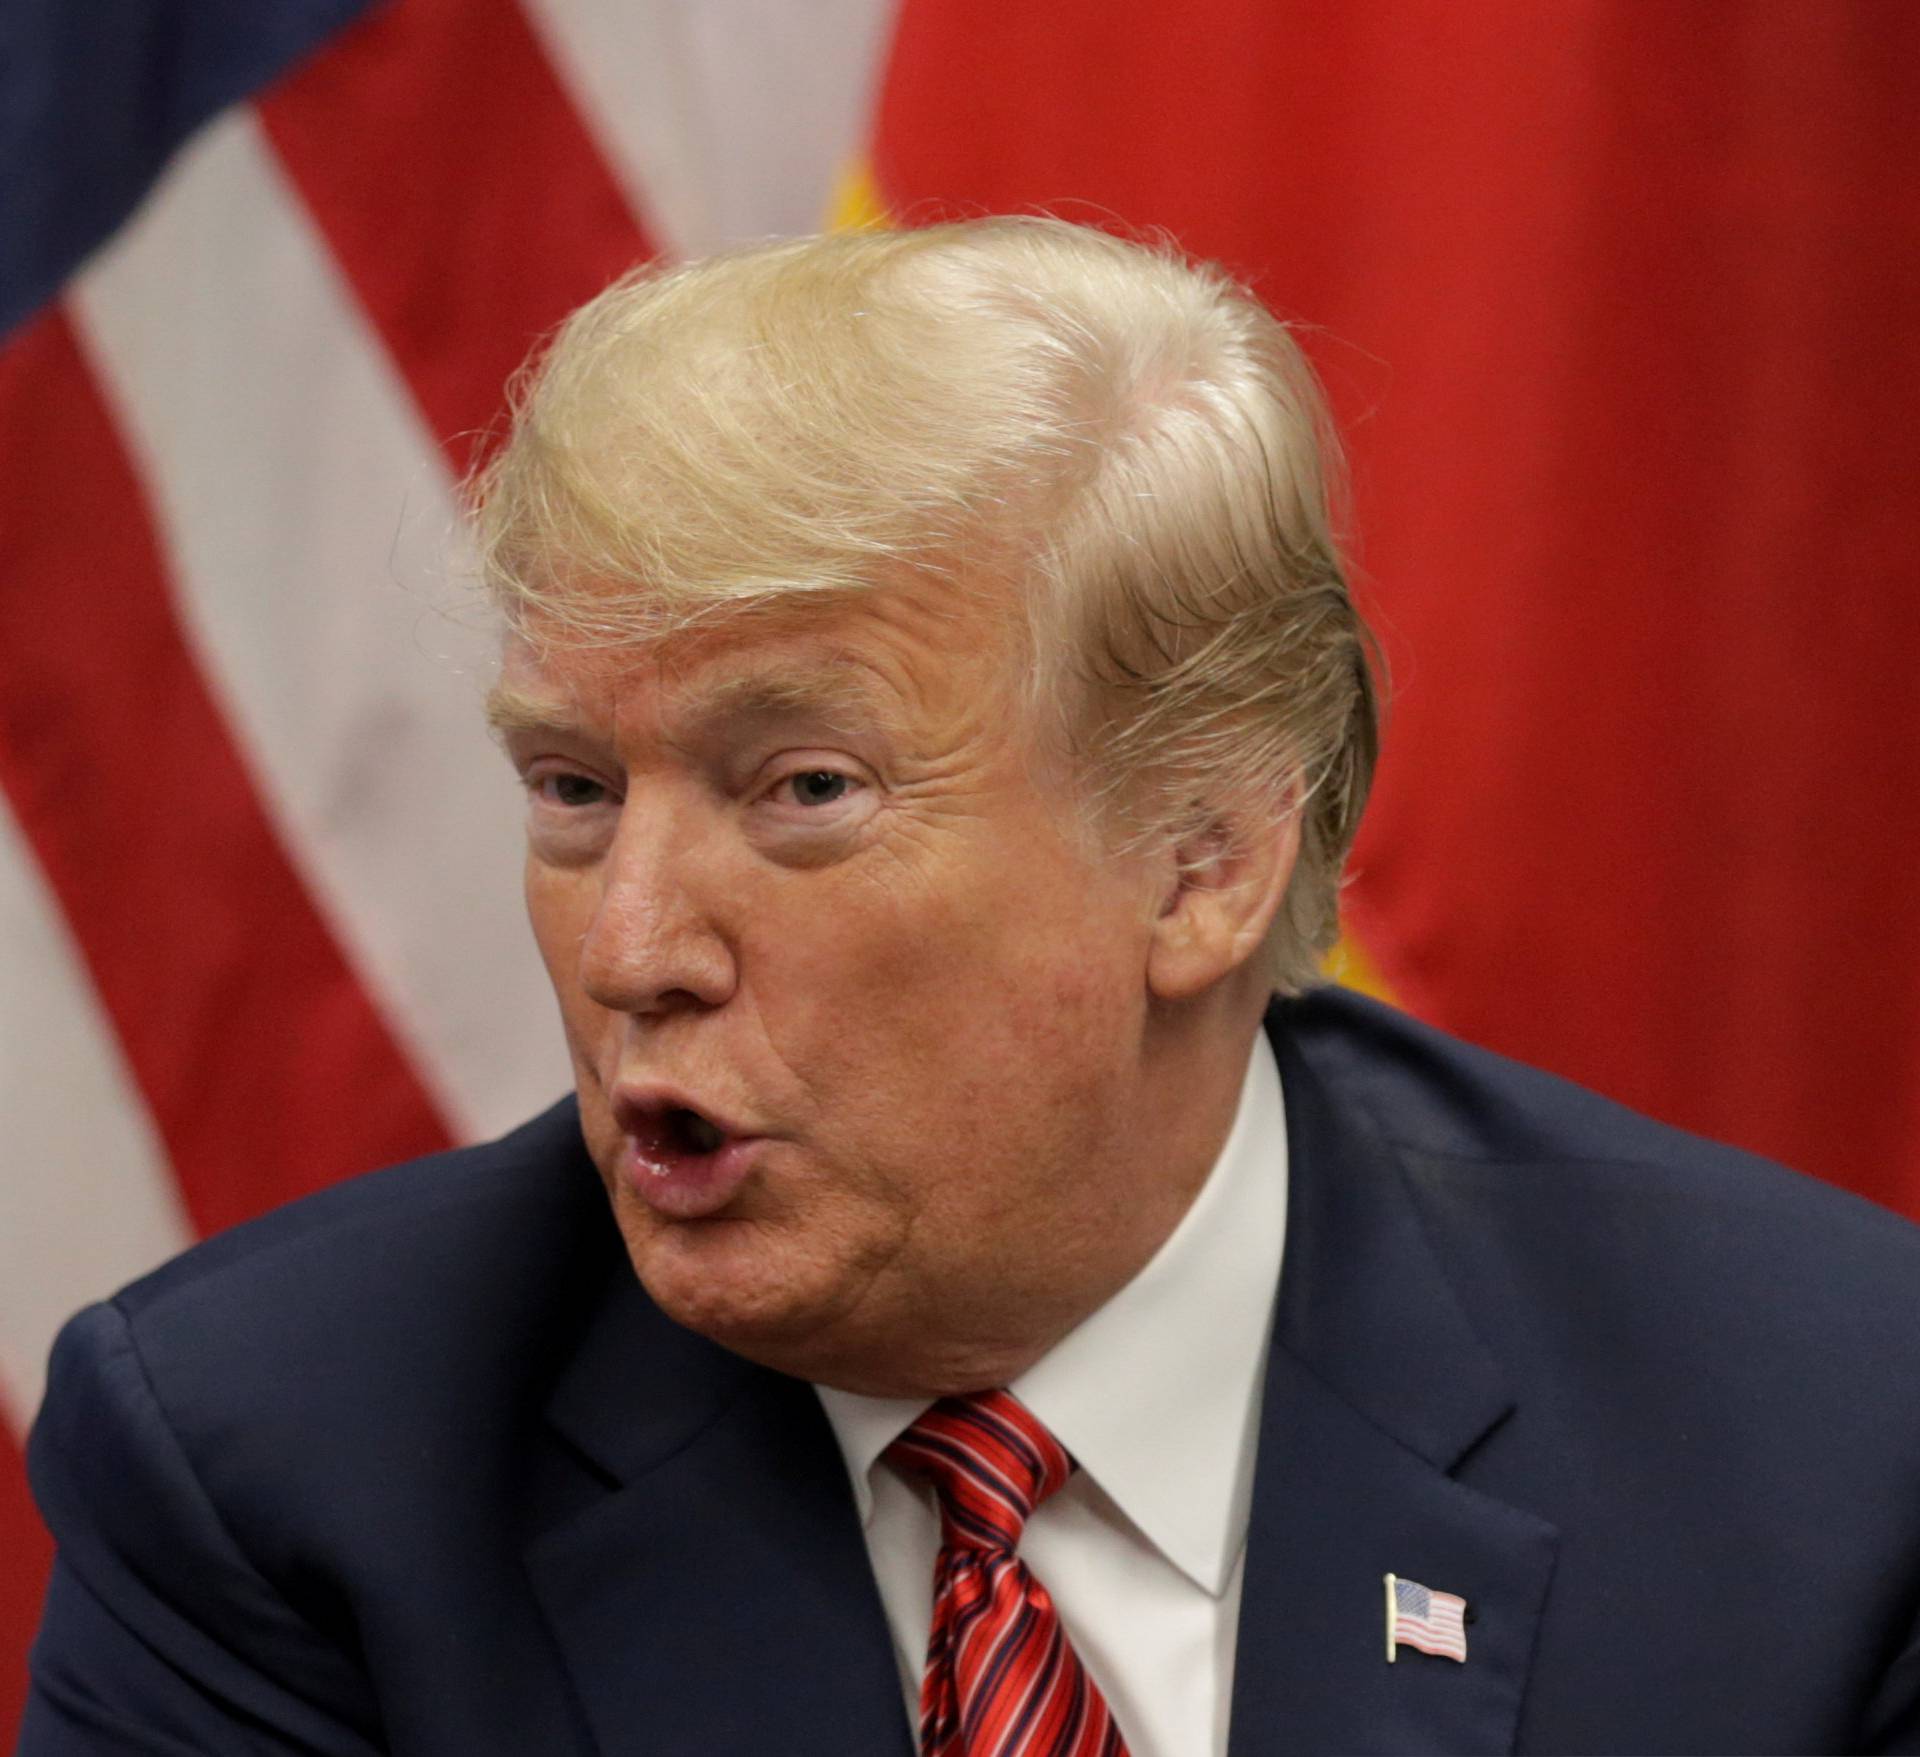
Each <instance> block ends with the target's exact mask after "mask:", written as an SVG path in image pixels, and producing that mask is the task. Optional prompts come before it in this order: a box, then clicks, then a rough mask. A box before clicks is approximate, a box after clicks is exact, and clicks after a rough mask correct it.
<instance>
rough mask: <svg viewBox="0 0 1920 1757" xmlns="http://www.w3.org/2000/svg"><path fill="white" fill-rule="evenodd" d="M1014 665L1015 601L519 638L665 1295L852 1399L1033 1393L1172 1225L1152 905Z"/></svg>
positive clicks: (569, 908)
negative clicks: (1080, 806)
mask: <svg viewBox="0 0 1920 1757" xmlns="http://www.w3.org/2000/svg"><path fill="white" fill-rule="evenodd" d="M1011 653H1012V648H1011V643H1010V640H1009V637H1008V636H1007V635H1006V634H1005V633H1004V632H1003V629H1002V626H1001V621H1000V619H998V618H996V617H993V616H990V615H989V614H988V613H987V612H986V611H985V610H984V609H983V608H981V607H979V606H971V605H969V606H964V607H959V608H945V609H942V608H939V607H937V606H936V604H935V602H934V601H933V600H932V599H931V598H930V597H929V596H927V595H926V594H924V593H923V592H920V591H918V590H909V589H897V590H888V591H884V592H878V593H876V594H875V595H874V596H872V597H871V598H869V599H867V600H865V601H863V602H861V603H860V604H858V605H855V606H851V607H841V608H834V609H831V610H820V609H815V610H812V611H810V612H806V613H800V614H796V615H795V616H793V617H792V618H790V619H788V620H786V621H784V622H782V623H780V624H779V625H777V626H772V625H767V624H760V625H756V626H754V627H751V628H735V629H732V630H729V631H722V632H706V633H702V634H697V635H683V636H679V637H676V638H674V639H672V640H670V641H668V642H666V643H665V644H663V645H661V646H659V647H657V648H654V649H649V650H638V651H637V650H632V649H629V650H625V651H621V652H608V651H597V652H594V651H572V652H569V651H565V650H561V651H551V652H546V653H543V654H536V653H535V651H534V650H533V649H532V648H530V647H528V646H526V645H524V644H520V643H514V644H511V645H510V647H509V652H508V658H507V664H506V668H505V671H504V674H503V678H502V686H501V691H500V693H499V696H498V698H497V701H496V718H497V719H498V720H499V722H500V723H501V725H502V727H503V729H504V732H505V742H506V745H507V748H508V751H509V753H510V755H511V756H512V758H513V760H514V763H515V765H516V767H517V768H518V769H519V771H520V773H521V774H522V776H523V777H524V779H525V782H526V785H527V790H528V795H529V804H528V823H529V853H528V863H527V896H528V904H529V908H530V911H531V914H532V919H533V926H534V931H535V935H536V937H537V938H538V941H539V944H540V949H541V953H542V955H543V957H544V958H545V960H546V965H547V970H548V973H549V974H550V976H551V978H552V980H553V984H554V988H555V990H556V992H557V993H558V996H559V1000H560V1008H561V1013H562V1016H563V1019H564V1022H565V1026H566V1032H567V1037H568V1041H569V1044H570V1047H571V1050H572V1055H573V1061H574V1067H575V1074H576V1078H577V1081H578V1086H579V1093H580V1103H581V1114H582V1119H583V1124H584V1127H585V1131H586V1137H587V1142H588V1145H589V1147H590V1149H591V1151H592V1153H593V1156H594V1159H595V1161H596V1163H597V1164H598V1166H599V1168H600V1171H601V1173H602V1176H603V1177H604V1179H605V1181H606V1184H607V1188H608V1191H609V1193H610V1195H611V1198H612V1202H613V1208H614V1213H615V1216H616V1218H617V1220H618V1223H619V1226H620V1230H621V1232H622V1234H623V1236H624V1238H625V1240H626V1243H627V1247H628V1249H629V1251H630V1253H631V1255H632V1258H633V1262H634V1266H635V1268H636V1270H637V1271H638V1273H639V1275H640V1278H641V1280H642V1281H643V1282H644V1283H645V1284H646V1286H647V1289H648V1291H649V1292H650V1293H651V1294H652V1296H653V1297H654V1299H655V1300H656V1301H657V1302H658V1303H659V1304H660V1305H661V1306H662V1307H663V1308H664V1309H665V1310H666V1311H667V1312H668V1313H669V1314H670V1315H671V1316H673V1317H675V1318H677V1319H679V1320H680V1321H681V1322H683V1323H685V1324H687V1325H688V1326H689V1327H691V1328H693V1329H695V1330H698V1331H701V1332H703V1333H705V1334H707V1335H709V1336H712V1337H713V1338H714V1339H716V1340H717V1341H720V1342H722V1343H724V1344H726V1345H728V1346H731V1347H733V1348H736V1349H737V1350H739V1352H741V1353H743V1354H747V1355H749V1356H752V1357H754V1358H756V1359H760V1360H763V1361H766V1362H767V1363H769V1364H771V1365H775V1366H778V1367H780V1368H782V1369H784V1370H787V1371H791V1372H795V1373H799V1374H803V1375H806V1376H810V1377H814V1378H820V1379H825V1380H828V1381H831V1382H836V1383H841V1384H844V1385H847V1386H849V1387H851V1388H854V1389H860V1390H868V1391H875V1392H886V1391H896V1392H910V1391H932V1390H939V1389H945V1388H952V1387H954V1386H958V1385H962V1384H968V1383H972V1384H979V1383H987V1382H994V1381H996V1380H998V1379H1001V1378H1004V1377H1005V1376H1007V1375H1008V1373H1010V1372H1011V1371H1015V1370H1018V1367H1019V1366H1020V1365H1024V1364H1025V1359H1024V1358H1023V1357H1024V1356H1026V1355H1029V1354H1030V1353H1031V1352H1032V1350H1031V1347H1030V1343H1031V1341H1032V1339H1033V1337H1034V1335H1035V1334H1036V1333H1037V1332H1038V1331H1043V1330H1046V1329H1048V1328H1049V1327H1052V1328H1054V1329H1060V1328H1064V1327H1065V1326H1067V1325H1069V1324H1070V1323H1072V1322H1073V1321H1076V1320H1077V1318H1078V1317H1079V1316H1081V1315H1083V1314H1084V1312H1085V1310H1087V1309H1090V1306H1091V1304H1093V1303H1097V1301H1098V1299H1099V1298H1103V1297H1105V1295H1106V1293H1108V1292H1110V1291H1111V1290H1112V1284H1117V1281H1118V1280H1120V1279H1124V1276H1125V1274H1126V1273H1129V1272H1130V1271H1131V1267H1132V1266H1134V1265H1135V1264H1137V1262H1138V1261H1139V1260H1141V1257H1142V1255H1143V1247H1142V1245H1141V1240H1142V1239H1143V1238H1144V1239H1145V1240H1146V1241H1147V1242H1146V1244H1145V1246H1144V1250H1150V1249H1151V1245H1152V1242H1153V1241H1154V1240H1155V1239H1157V1237H1158V1236H1160V1235H1161V1234H1163V1233H1164V1231H1165V1230H1166V1229H1167V1227H1168V1226H1170V1225H1171V1224H1172V1218H1173V1213H1170V1212H1167V1211H1165V1204H1164V1203H1163V1202H1160V1201H1159V1200H1158V1199H1157V1198H1156V1197H1155V1196H1154V1195H1153V1194H1152V1193H1151V1191H1150V1189H1149V1190H1144V1191H1143V1188H1142V1186H1141V1183H1140V1180H1139V1179H1138V1178H1136V1177H1134V1176H1132V1175H1131V1174H1130V1172H1129V1169H1128V1168H1129V1165H1130V1163H1131V1160H1133V1159H1137V1158H1138V1150H1137V1147H1136V1146H1135V1145H1134V1143H1133V1142H1132V1141H1130V1140H1129V1138H1128V1136H1129V1130H1130V1126H1131V1125H1130V1121H1129V1117H1130V1107H1132V1106H1136V1105H1137V1103H1138V1096H1137V1091H1138V1086H1137V1080H1138V1074H1139V1070H1140V1065H1141V1060H1142V1056H1143V1053H1144V1045H1145V1042H1146V1039H1147V1036H1148V1032H1149V1020H1148V1007H1147V995H1146V987H1145V978H1144V969H1145V965H1146V958H1147V945H1148V937H1149V933H1150V928H1151V921H1152V917H1153V913H1154V910H1153V905H1152V899H1151V897H1150V894H1149V891H1150V885H1149V881H1148V878H1147V874H1146V872H1145V870H1144V868H1143V867H1141V866H1140V865H1138V864H1135V863H1129V862H1126V861H1121V860H1116V859H1113V858H1109V857H1104V856H1101V855H1099V854H1097V853H1096V852H1094V851H1091V850H1089V849H1088V848H1087V847H1086V846H1085V841H1084V838H1080V837H1076V835H1075V834H1074V833H1073V831H1072V829H1071V827H1070V822H1071V820H1070V815H1069V813H1070V807H1069V805H1068V803H1067V800H1066V799H1065V797H1064V795H1063V793H1062V790H1061V788H1060V786H1059V785H1058V784H1057V783H1054V782H1050V781H1048V780H1047V779H1045V778H1044V776H1043V774H1042V772H1041V771H1042V767H1043V765H1041V764H1039V763H1038V762H1037V761H1036V760H1035V759H1034V753H1033V751H1032V749H1031V747H1030V742H1029V734H1028V733H1027V731H1026V728H1025V726H1024V723H1023V718H1022V715H1021V713H1020V711H1019V708H1018V705H1017V701H1016V695H1015V689H1014V674H1015V667H1014V664H1013V662H1012V658H1011ZM1130 1148H1132V1149H1133V1151H1132V1153H1131V1155H1130V1153H1129V1149H1130ZM1174 1212H1177V1210H1175V1211H1174ZM1051 1339H1052V1338H1051V1336H1047V1337H1045V1338H1044V1340H1049V1341H1050V1340H1051Z"/></svg>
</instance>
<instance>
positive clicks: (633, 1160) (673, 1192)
mask: <svg viewBox="0 0 1920 1757" xmlns="http://www.w3.org/2000/svg"><path fill="white" fill-rule="evenodd" d="M761 1145H762V1143H761V1140H760V1138H759V1137H758V1136H754V1135H747V1136H744V1137H742V1138H741V1139H739V1140H731V1141H727V1142H724V1143H723V1144H722V1145H721V1146H720V1147H718V1148H716V1149H715V1150H714V1151H713V1152H711V1153H683V1152H680V1151H678V1150H676V1149H673V1148H667V1149H665V1150H657V1149H654V1148H652V1147H648V1148H646V1149H644V1150H643V1149H642V1148H641V1146H640V1144H639V1143H638V1142H636V1141H634V1140H632V1139H629V1140H628V1142H627V1146H626V1174H627V1182H628V1184H629V1185H630V1186H631V1187H632V1190H633V1193H634V1194H635V1195H636V1196H638V1197H639V1198H640V1200H641V1201H643V1202H645V1203H646V1205H647V1206H648V1207H649V1208H651V1209H652V1210H653V1211H654V1213H656V1214H658V1215H660V1216H661V1217H662V1218H663V1219H666V1220H704V1219H706V1218H707V1217H708V1216H709V1215H711V1214H718V1213H719V1212H720V1210H721V1209H722V1208H724V1207H726V1205H727V1204H728V1203H729V1202H731V1201H732V1200H733V1198H734V1197H735V1196H736V1195H737V1194H738V1193H739V1190H740V1186H741V1185H742V1184H744V1183H745V1182H746V1181H747V1178H748V1176H749V1175H750V1174H751V1173H752V1171H753V1166H754V1161H755V1159H756V1158H757V1157H758V1153H759V1149H760V1146H761Z"/></svg>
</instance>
